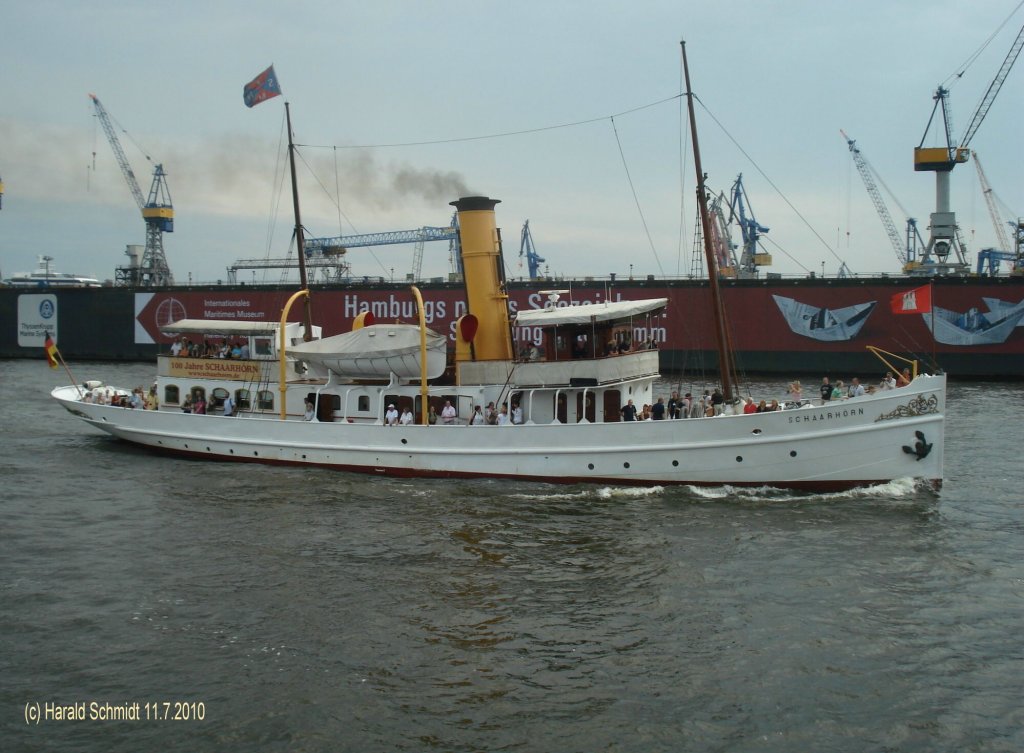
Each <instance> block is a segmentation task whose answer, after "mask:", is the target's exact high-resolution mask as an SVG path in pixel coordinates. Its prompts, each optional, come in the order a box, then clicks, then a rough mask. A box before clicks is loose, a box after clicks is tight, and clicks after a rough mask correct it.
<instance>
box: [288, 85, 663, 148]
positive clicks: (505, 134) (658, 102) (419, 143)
mask: <svg viewBox="0 0 1024 753" xmlns="http://www.w3.org/2000/svg"><path fill="white" fill-rule="evenodd" d="M682 96H683V95H682V94H673V95H672V96H671V97H665V98H663V99H659V100H656V101H654V102H648V103H647V104H645V105H638V106H637V107H632V108H630V109H628V110H623V111H622V112H617V113H613V114H611V115H602V116H600V117H597V118H586V119H584V120H576V121H573V122H571V123H557V124H555V125H549V126H540V127H538V128H524V129H522V130H519V131H504V132H501V133H490V134H484V135H479V136H459V137H456V138H450V139H435V140H432V141H406V142H397V143H389V144H346V145H340V146H336V145H331V144H299V145H298V146H304V147H306V148H309V149H391V148H396V147H407V146H432V145H435V144H457V143H460V142H465V141H484V140H486V139H501V138H506V137H508V136H525V135H528V134H531V133H543V132H544V131H554V130H558V129H559V128H574V127H576V126H581V125H589V124H591V123H600V122H601V121H603V120H608V119H610V118H620V117H622V116H624V115H632V114H633V113H636V112H640V111H641V110H646V109H649V108H651V107H657V106H658V105H663V104H665V103H666V102H671V101H673V100H676V99H680V98H681V97H682Z"/></svg>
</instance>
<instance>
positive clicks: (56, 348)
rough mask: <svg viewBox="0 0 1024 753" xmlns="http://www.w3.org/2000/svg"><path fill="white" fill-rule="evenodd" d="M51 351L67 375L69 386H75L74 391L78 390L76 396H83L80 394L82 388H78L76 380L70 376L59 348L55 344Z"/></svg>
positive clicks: (82, 393) (69, 370)
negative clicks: (69, 381)
mask: <svg viewBox="0 0 1024 753" xmlns="http://www.w3.org/2000/svg"><path fill="white" fill-rule="evenodd" d="M53 350H54V352H55V353H56V354H57V358H59V359H60V365H61V366H63V367H64V371H66V372H67V373H68V379H70V380H71V384H73V385H75V389H76V390H78V396H79V397H82V396H83V395H85V393H84V392H82V388H81V387H79V386H78V380H76V379H75V377H74V376H72V374H71V369H69V368H68V364H67V361H65V360H64V356H62V355H61V354H60V348H58V347H57V344H56V343H54V345H53Z"/></svg>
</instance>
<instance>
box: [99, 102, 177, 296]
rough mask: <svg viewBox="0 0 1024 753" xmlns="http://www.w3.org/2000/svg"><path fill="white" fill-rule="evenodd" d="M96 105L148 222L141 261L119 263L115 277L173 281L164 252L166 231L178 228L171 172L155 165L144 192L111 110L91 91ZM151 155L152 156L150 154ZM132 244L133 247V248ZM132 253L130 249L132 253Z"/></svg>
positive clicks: (129, 281) (122, 281) (142, 282)
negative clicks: (112, 118) (175, 224)
mask: <svg viewBox="0 0 1024 753" xmlns="http://www.w3.org/2000/svg"><path fill="white" fill-rule="evenodd" d="M89 98H90V99H91V100H92V103H93V105H94V107H95V108H96V117H97V118H99V121H100V125H101V126H103V132H104V133H105V134H106V135H107V141H109V142H110V147H111V148H112V149H113V150H114V156H115V157H116V158H117V164H118V165H119V166H120V167H121V174H122V175H124V179H125V182H126V183H128V188H129V189H130V190H131V192H132V196H133V197H135V203H136V204H138V205H139V209H140V210H142V219H143V220H145V223H146V246H145V251H144V252H143V255H142V260H141V262H140V261H138V260H133V261H132V263H130V264H128V265H127V266H122V267H118V268H117V271H116V275H115V281H116V282H117V284H119V285H129V286H137V287H157V286H161V285H173V284H174V276H173V275H172V274H171V270H170V267H168V266H167V257H166V256H165V255H164V233H173V232H174V206H173V205H172V204H171V192H170V189H168V188H167V173H165V172H164V166H163V165H156V166H155V167H154V169H153V183H152V185H151V186H150V188H149V198H148V199H147V198H146V197H145V196H143V194H142V189H141V188H139V182H138V181H137V180H136V179H135V173H134V172H133V171H132V167H131V164H130V163H129V162H128V158H127V157H126V156H125V153H124V149H122V148H121V142H120V141H119V140H118V138H117V133H116V131H114V126H113V124H112V123H111V120H110V116H109V115H108V114H107V110H106V108H105V107H103V105H102V104H101V103H100V100H99V98H98V97H97V96H96V95H95V94H90V95H89ZM146 159H149V157H146ZM130 248H131V247H129V249H130ZM130 255H131V253H130V250H129V256H130Z"/></svg>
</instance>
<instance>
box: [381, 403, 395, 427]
mask: <svg viewBox="0 0 1024 753" xmlns="http://www.w3.org/2000/svg"><path fill="white" fill-rule="evenodd" d="M384 425H385V426H398V411H397V410H396V409H395V404H394V403H390V404H389V405H388V409H387V411H385V413H384Z"/></svg>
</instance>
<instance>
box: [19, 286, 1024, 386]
mask: <svg viewBox="0 0 1024 753" xmlns="http://www.w3.org/2000/svg"><path fill="white" fill-rule="evenodd" d="M920 283H921V280H913V279H905V278H871V279H861V278H857V279H844V280H822V279H799V280H775V279H773V280H734V281H725V282H723V291H722V292H723V298H724V301H725V305H726V308H727V310H728V311H729V326H730V331H731V340H732V344H733V347H734V349H735V350H736V354H737V365H738V367H739V368H740V369H741V370H742V371H744V372H746V373H761V374H779V375H783V376H786V377H791V376H794V375H797V374H814V375H826V374H827V375H830V376H832V377H833V378H835V377H836V376H840V375H841V376H850V375H853V374H861V375H869V374H871V375H873V374H874V373H876V372H877V371H878V369H879V365H878V362H877V361H876V360H875V359H874V357H873V356H871V355H870V354H869V353H868V351H867V350H866V347H865V346H867V345H873V346H876V347H880V348H883V349H885V350H890V351H893V352H898V353H903V354H907V353H909V354H912V355H913V356H915V357H918V358H919V359H921V360H922V362H927V361H930V360H931V358H932V355H933V353H934V356H935V360H936V361H937V362H938V365H939V366H940V367H941V368H942V369H944V370H945V371H946V372H947V373H949V374H952V375H954V376H955V377H957V378H1010V379H1019V378H1022V377H1024V327H1021V326H1017V327H1013V328H1006V331H1005V332H1002V331H1001V332H1000V333H999V335H1000V337H999V338H995V339H998V341H989V340H992V339H993V338H985V339H984V341H981V340H979V341H977V342H970V343H942V342H938V343H936V342H935V341H934V339H933V337H932V334H931V330H930V328H929V324H930V322H929V321H925V319H926V317H922V316H901V315H896V314H893V313H892V312H891V310H890V307H889V305H888V301H889V298H891V297H892V296H893V295H895V294H897V293H900V292H904V291H906V290H908V289H910V288H912V287H915V286H918V285H920ZM552 284H555V283H552V282H551V281H548V282H540V281H535V282H528V281H520V282H514V283H511V284H510V290H509V295H510V301H511V303H512V305H513V306H514V307H516V308H517V309H520V310H525V309H527V308H537V307H542V306H543V305H544V304H545V302H546V297H545V296H543V295H541V294H540V293H539V292H538V291H539V289H540V288H543V287H550V286H551V285H552ZM557 285H558V286H559V287H564V288H570V287H571V293H570V294H568V295H563V300H562V302H563V303H567V302H570V301H591V302H597V301H602V300H609V299H610V300H620V299H622V300H627V299H635V298H640V297H654V296H658V297H661V296H663V297H665V298H667V299H668V307H667V310H666V313H665V314H664V316H663V317H662V318H661V319H660V321H659V322H657V323H656V324H655V325H654V326H652V327H650V328H649V331H644V332H638V333H637V337H643V339H644V340H652V339H653V340H655V341H656V342H657V344H658V349H659V353H660V361H661V363H660V366H661V369H662V370H663V371H667V372H680V371H682V372H690V373H693V372H701V371H708V372H713V371H714V370H715V368H716V365H717V357H716V356H715V352H716V346H715V342H714V336H713V332H714V328H713V326H712V325H711V322H710V319H709V315H708V314H707V311H708V310H709V309H710V305H709V292H708V287H707V283H706V282H703V281H688V280H683V281H680V280H673V281H666V280H656V279H647V280H634V281H621V280H620V281H616V282H615V283H614V285H609V283H607V282H604V281H591V280H581V281H574V282H571V283H570V282H569V281H565V280H561V281H558V282H557ZM420 288H421V290H422V292H423V295H424V300H425V308H426V313H427V326H428V327H430V328H431V329H434V330H436V331H438V332H441V333H443V334H446V335H449V337H453V333H454V321H455V319H456V318H457V317H458V316H459V315H461V314H462V313H464V312H465V303H464V300H465V294H464V290H463V288H462V286H461V285H460V284H452V283H443V282H436V283H424V284H421V285H420ZM291 292H292V290H291V288H285V287H281V288H254V287H243V286H232V287H226V286H218V287H209V288H184V287H182V288H168V289H160V290H155V291H140V290H130V289H123V288H103V289H79V290H51V291H32V292H27V291H18V290H13V289H6V290H0V322H3V324H2V325H0V357H6V358H12V357H31V358H38V357H40V348H41V347H42V343H43V338H44V332H45V331H49V332H50V333H51V334H52V335H54V336H55V338H56V339H57V341H58V343H59V346H60V348H61V352H62V353H63V354H64V356H65V357H66V358H70V359H76V360H82V359H95V360H150V359H151V358H153V356H155V355H156V354H157V353H158V352H161V351H166V348H167V347H168V346H169V343H170V340H169V338H167V337H165V336H163V335H161V333H160V331H159V327H160V326H161V325H163V324H167V323H168V322H169V321H173V320H175V319H180V318H186V317H198V318H205V319H213V318H224V319H229V320H251V321H276V320H277V318H278V317H279V315H280V310H281V307H282V305H283V304H284V302H285V301H286V300H287V298H288V296H289V295H290V293H291ZM774 296H783V297H785V298H788V299H791V300H793V301H796V302H798V303H799V304H801V305H803V306H806V307H807V308H808V310H813V309H815V308H818V309H821V308H828V309H830V310H836V309H840V308H843V307H845V306H853V305H863V304H866V303H870V302H872V301H873V302H875V304H876V305H875V306H874V307H873V311H872V313H871V316H870V317H869V318H868V319H867V320H866V321H864V322H863V326H862V327H860V329H858V330H857V332H856V333H854V334H853V335H852V336H851V337H850V338H849V339H844V340H836V341H822V340H819V339H816V338H814V337H809V336H806V335H804V334H801V333H800V332H799V331H794V330H793V328H792V327H791V324H790V323H788V322H787V320H786V319H785V316H784V314H783V312H781V311H780V309H779V307H778V306H777V305H776V303H775V299H774ZM407 299H408V296H407V295H406V294H405V291H404V287H400V286H393V285H384V284H381V285H351V286H330V287H324V288H321V289H315V290H314V295H313V308H314V318H316V319H317V320H318V321H322V322H324V335H325V336H329V335H333V334H338V333H342V332H346V331H348V330H349V329H350V328H351V322H352V319H353V318H354V317H355V316H356V315H358V314H359V313H360V312H362V311H366V310H369V311H373V312H374V313H375V315H376V316H377V319H378V320H379V321H394V320H401V321H407V322H408V321H412V320H413V312H412V309H411V306H410V304H409V303H408V302H407ZM1022 300H1024V278H1011V277H1007V278H941V279H936V280H935V282H934V301H935V304H936V306H938V307H941V308H943V309H946V310H949V311H953V312H960V313H963V312H968V311H971V310H972V309H978V310H980V311H982V312H987V311H991V310H992V308H991V306H992V305H993V302H995V304H996V306H997V308H1006V307H1012V306H1016V305H1018V304H1019V303H1020V302H1021V301H1022ZM47 302H48V303H47ZM47 307H48V310H52V315H51V317H50V318H49V319H46V318H44V317H42V316H41V315H40V313H39V312H40V311H41V310H43V309H47ZM533 334H534V333H532V332H530V331H529V330H524V331H517V332H516V335H517V338H519V340H520V341H521V342H523V343H527V342H529V340H530V338H531V337H532V336H533ZM1003 335H1005V337H1003ZM872 381H873V379H872Z"/></svg>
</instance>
